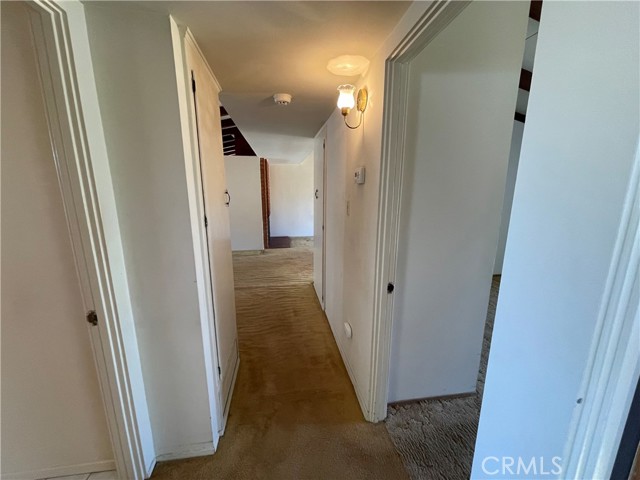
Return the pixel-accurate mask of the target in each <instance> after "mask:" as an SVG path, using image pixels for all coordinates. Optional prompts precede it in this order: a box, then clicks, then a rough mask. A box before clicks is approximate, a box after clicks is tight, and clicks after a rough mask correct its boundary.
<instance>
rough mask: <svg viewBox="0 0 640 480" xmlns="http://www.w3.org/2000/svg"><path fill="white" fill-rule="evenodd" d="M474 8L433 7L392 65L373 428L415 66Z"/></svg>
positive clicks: (451, 2) (386, 343)
mask: <svg viewBox="0 0 640 480" xmlns="http://www.w3.org/2000/svg"><path fill="white" fill-rule="evenodd" d="M469 3H470V2H469V1H457V0H448V1H443V2H433V3H432V4H431V5H430V6H429V8H428V9H427V10H426V11H425V12H424V14H423V15H422V17H420V19H419V20H418V22H417V23H416V25H415V26H414V27H413V28H412V29H411V30H410V31H409V33H408V34H407V35H406V36H405V38H404V39H403V40H402V41H401V42H400V44H399V45H398V47H396V49H395V50H394V51H393V52H392V53H391V55H390V56H389V58H388V59H387V61H386V68H385V82H384V85H385V86H384V116H383V121H382V158H381V163H380V196H379V198H380V200H379V203H378V227H377V235H376V267H375V278H374V310H373V345H372V349H371V357H372V358H371V390H370V394H369V398H368V402H369V412H371V413H370V414H369V417H370V418H367V420H369V421H372V422H379V421H381V420H383V419H384V418H385V417H386V416H387V398H388V395H389V361H390V355H391V326H392V313H393V295H390V294H388V293H387V285H388V284H389V283H392V284H393V283H395V276H396V267H397V250H398V237H399V233H400V222H399V220H400V204H401V198H402V172H403V169H404V162H405V158H404V144H405V136H406V120H407V109H408V101H409V99H408V98H407V92H408V88H409V64H410V62H411V60H413V59H414V58H415V57H416V56H417V55H418V54H419V53H420V52H421V51H422V50H423V49H424V48H425V47H426V46H427V45H428V44H429V42H431V41H432V40H433V39H434V38H435V37H436V36H437V35H438V34H439V33H440V32H441V31H442V30H444V28H445V27H446V26H447V25H449V23H451V21H452V20H453V19H454V18H455V17H456V16H457V15H458V14H460V12H462V10H464V9H465V7H466V6H467V5H469Z"/></svg>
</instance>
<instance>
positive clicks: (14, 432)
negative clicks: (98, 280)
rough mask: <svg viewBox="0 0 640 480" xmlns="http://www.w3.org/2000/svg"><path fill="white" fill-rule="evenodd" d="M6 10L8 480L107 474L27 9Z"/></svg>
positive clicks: (99, 408) (105, 444) (104, 430)
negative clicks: (100, 472) (96, 472)
mask: <svg viewBox="0 0 640 480" xmlns="http://www.w3.org/2000/svg"><path fill="white" fill-rule="evenodd" d="M1 8H2V15H1V18H2V28H1V32H2V82H1V84H2V93H1V95H2V112H1V114H2V120H3V121H2V138H1V144H2V153H1V156H2V186H1V191H2V211H1V217H2V225H1V228H2V253H1V260H0V262H1V264H2V298H1V301H0V303H1V304H2V310H1V315H2V331H1V337H2V400H1V404H2V410H1V413H0V416H1V417H2V426H1V430H2V439H1V441H2V455H1V462H0V463H1V465H2V470H1V471H2V478H46V477H54V476H59V475H70V474H79V473H86V472H92V471H98V470H111V469H114V468H115V463H114V455H113V450H112V447H111V442H110V438H109V430H108V427H107V419H106V415H105V410H104V404H103V400H102V395H101V393H100V387H99V382H98V375H97V371H96V366H95V365H96V364H95V362H94V357H93V353H92V349H91V340H90V333H89V331H90V330H91V331H93V332H94V334H95V335H97V334H98V333H97V330H98V328H97V327H92V326H90V325H89V324H88V323H87V321H86V319H85V313H86V312H85V307H84V303H83V297H82V289H81V286H80V281H79V279H78V275H77V270H76V266H75V264H74V256H73V248H72V243H71V238H70V234H69V229H68V227H67V221H66V218H65V208H64V204H63V198H62V193H61V190H60V184H59V182H58V176H57V172H56V166H55V161H54V156H53V152H52V148H51V140H50V138H49V131H48V127H47V117H46V112H45V105H44V102H43V96H42V92H41V86H40V84H39V81H38V79H39V74H38V71H37V69H36V57H35V51H34V48H33V38H32V35H31V26H30V21H29V10H30V8H29V7H27V6H25V5H24V4H23V3H22V2H19V3H18V2H2V6H1ZM79 261H80V263H81V262H82V259H79ZM79 267H81V268H82V266H81V265H79ZM99 343H100V342H99V341H97V342H96V344H99Z"/></svg>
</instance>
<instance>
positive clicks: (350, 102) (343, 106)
mask: <svg viewBox="0 0 640 480" xmlns="http://www.w3.org/2000/svg"><path fill="white" fill-rule="evenodd" d="M355 91H356V87H354V86H353V85H349V84H346V85H340V86H339V87H338V92H340V95H338V108H339V109H340V111H341V112H342V116H343V117H344V124H345V125H346V126H347V127H349V128H350V129H352V130H355V129H356V128H358V127H359V126H360V125H361V124H362V117H364V111H365V110H366V109H367V101H368V99H369V93H368V92H367V89H366V87H363V88H361V89H360V90H358V99H357V101H356V99H355V98H354V97H353V94H354V92H355ZM353 107H356V109H357V110H358V111H359V112H360V121H359V122H358V125H356V126H355V127H352V126H351V125H349V124H348V123H347V115H349V112H350V111H351V109H352V108H353Z"/></svg>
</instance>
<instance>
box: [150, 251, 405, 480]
mask: <svg viewBox="0 0 640 480" xmlns="http://www.w3.org/2000/svg"><path fill="white" fill-rule="evenodd" d="M312 268H313V260H312V251H311V249H309V248H290V249H277V250H266V251H264V253H262V252H261V253H257V252H250V253H249V252H247V253H244V252H243V253H235V254H234V272H235V285H236V304H237V324H238V339H239V344H240V345H239V346H240V369H239V373H238V379H237V382H236V387H235V391H234V394H233V398H232V402H231V411H230V414H229V420H228V424H227V430H226V432H225V435H224V437H222V438H221V440H220V444H219V447H218V448H219V449H218V451H217V452H216V454H215V455H213V456H208V457H200V458H193V459H188V460H179V461H173V462H165V463H161V464H158V466H157V467H156V469H155V472H154V475H153V478H157V479H183V478H189V479H205V478H220V479H243V478H247V479H249V478H251V479H271V478H273V479H276V478H277V479H314V478H317V479H325V478H332V479H347V478H348V479H359V478H367V479H375V478H380V479H403V478H407V475H406V473H405V470H404V468H403V466H402V463H401V460H400V458H399V456H398V454H397V453H396V450H395V448H394V447H393V444H392V443H391V440H390V438H389V435H388V433H387V431H386V429H385V427H384V425H383V424H378V425H374V424H371V423H367V422H365V420H364V418H363V417H362V413H361V411H360V407H359V405H358V401H357V398H356V395H355V392H354V391H353V387H352V386H351V382H350V381H349V377H348V374H347V371H346V369H345V367H344V364H343V362H342V359H341V357H340V352H339V351H338V348H337V346H336V344H335V341H334V339H333V336H332V334H331V331H330V328H329V324H328V322H327V321H326V319H325V317H324V314H323V312H322V310H321V308H320V305H319V304H318V301H317V298H316V296H315V292H314V290H313V286H312V284H311V278H312Z"/></svg>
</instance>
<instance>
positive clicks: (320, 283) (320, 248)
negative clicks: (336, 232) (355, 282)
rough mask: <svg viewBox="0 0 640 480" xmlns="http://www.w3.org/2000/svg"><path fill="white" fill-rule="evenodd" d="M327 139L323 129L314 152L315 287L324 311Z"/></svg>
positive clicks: (316, 140)
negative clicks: (325, 153) (325, 152)
mask: <svg viewBox="0 0 640 480" xmlns="http://www.w3.org/2000/svg"><path fill="white" fill-rule="evenodd" d="M325 138H326V130H325V129H323V130H322V131H321V132H320V133H319V134H318V136H317V137H316V138H315V142H314V151H313V183H314V185H313V188H314V204H313V286H314V288H315V290H316V295H317V296H318V300H319V301H320V305H322V308H323V309H324V296H325V294H324V289H325V286H324V285H325V267H324V262H325V258H324V257H325V255H324V224H325V222H324V211H325V203H324V198H325V195H324V193H325V192H324V174H325V155H324V151H325Z"/></svg>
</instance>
